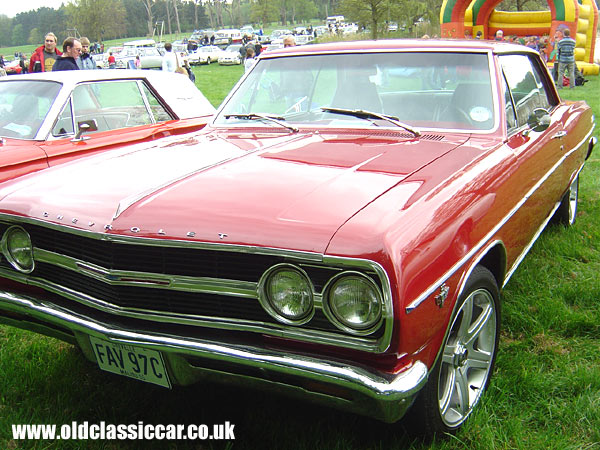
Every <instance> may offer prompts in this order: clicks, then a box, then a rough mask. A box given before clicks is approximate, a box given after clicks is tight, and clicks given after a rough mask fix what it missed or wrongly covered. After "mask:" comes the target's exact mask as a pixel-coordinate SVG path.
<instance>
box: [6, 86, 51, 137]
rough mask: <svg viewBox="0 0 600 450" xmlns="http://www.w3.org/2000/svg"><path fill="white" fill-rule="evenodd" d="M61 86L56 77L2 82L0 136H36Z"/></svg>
mask: <svg viewBox="0 0 600 450" xmlns="http://www.w3.org/2000/svg"><path fill="white" fill-rule="evenodd" d="M60 88H61V84H60V83H57V82H53V81H21V80H14V81H12V80H11V81H4V82H2V83H0V136H2V137H11V138H20V139H33V138H34V137H35V136H36V135H37V132H38V130H39V128H40V126H41V125H42V122H43V121H44V119H45V118H46V116H47V115H48V111H50V107H51V106H52V104H53V103H54V99H55V98H56V96H57V95H58V92H59V91H60Z"/></svg>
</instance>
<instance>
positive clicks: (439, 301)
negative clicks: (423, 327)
mask: <svg viewBox="0 0 600 450" xmlns="http://www.w3.org/2000/svg"><path fill="white" fill-rule="evenodd" d="M449 290H450V288H449V287H448V286H446V284H442V285H441V286H440V293H439V294H438V295H436V296H435V304H436V305H438V306H439V307H440V308H441V307H443V306H444V302H445V301H446V298H448V291H449Z"/></svg>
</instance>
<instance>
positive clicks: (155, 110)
mask: <svg viewBox="0 0 600 450" xmlns="http://www.w3.org/2000/svg"><path fill="white" fill-rule="evenodd" d="M142 90H143V91H144V94H145V95H146V99H147V100H148V104H149V105H150V111H152V115H153V116H154V120H155V121H156V122H164V121H166V120H171V119H172V117H171V116H170V115H169V113H168V112H167V111H166V110H165V108H163V106H162V105H161V104H160V102H159V101H158V99H157V98H156V97H155V96H154V94H153V93H152V92H150V89H148V86H146V85H145V84H142Z"/></svg>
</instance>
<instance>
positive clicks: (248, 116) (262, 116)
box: [225, 113, 298, 133]
mask: <svg viewBox="0 0 600 450" xmlns="http://www.w3.org/2000/svg"><path fill="white" fill-rule="evenodd" d="M232 117H233V118H234V119H247V120H256V119H260V120H267V121H269V122H273V123H276V124H277V125H279V126H280V127H284V128H287V129H288V130H290V131H292V132H294V133H297V132H298V128H296V127H293V126H291V125H288V124H287V123H285V118H284V117H281V116H274V115H270V114H258V113H250V114H225V118H226V119H231V118H232Z"/></svg>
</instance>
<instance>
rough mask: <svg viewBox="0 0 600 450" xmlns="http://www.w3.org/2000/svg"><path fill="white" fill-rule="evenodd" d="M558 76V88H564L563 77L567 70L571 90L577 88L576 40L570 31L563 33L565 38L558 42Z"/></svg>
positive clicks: (566, 30)
mask: <svg viewBox="0 0 600 450" xmlns="http://www.w3.org/2000/svg"><path fill="white" fill-rule="evenodd" d="M557 48H558V58H557V60H558V75H557V77H556V84H557V85H558V88H559V89H560V88H562V85H563V83H562V77H563V75H564V73H565V69H567V76H568V77H569V88H571V89H573V88H574V87H575V39H573V38H572V37H571V32H570V31H569V29H568V28H567V29H565V30H564V31H563V38H562V39H561V40H560V41H558V45H557Z"/></svg>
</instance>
